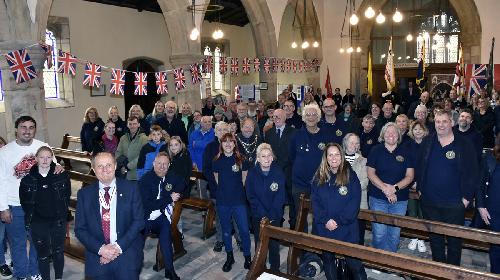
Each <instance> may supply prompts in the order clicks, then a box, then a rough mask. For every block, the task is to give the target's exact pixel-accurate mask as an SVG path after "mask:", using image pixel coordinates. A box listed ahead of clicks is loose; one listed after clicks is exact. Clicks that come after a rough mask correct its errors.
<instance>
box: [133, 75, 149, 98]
mask: <svg viewBox="0 0 500 280" xmlns="http://www.w3.org/2000/svg"><path fill="white" fill-rule="evenodd" d="M134 74H135V81H134V86H135V89H134V95H148V89H147V86H148V80H147V78H148V74H147V73H143V72H139V73H137V72H134Z"/></svg>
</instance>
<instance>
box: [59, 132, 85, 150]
mask: <svg viewBox="0 0 500 280" xmlns="http://www.w3.org/2000/svg"><path fill="white" fill-rule="evenodd" d="M70 143H75V144H81V143H82V140H81V139H80V137H78V136H71V135H69V134H68V133H66V134H64V136H63V140H62V143H61V149H68V148H69V144H70Z"/></svg>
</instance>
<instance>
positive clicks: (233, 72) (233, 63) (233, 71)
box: [231, 57, 240, 76]
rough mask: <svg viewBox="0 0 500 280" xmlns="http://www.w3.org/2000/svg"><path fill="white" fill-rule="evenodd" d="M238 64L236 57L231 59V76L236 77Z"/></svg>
mask: <svg viewBox="0 0 500 280" xmlns="http://www.w3.org/2000/svg"><path fill="white" fill-rule="evenodd" d="M239 68H240V67H239V62H238V58H237V57H231V75H235V76H238V71H239Z"/></svg>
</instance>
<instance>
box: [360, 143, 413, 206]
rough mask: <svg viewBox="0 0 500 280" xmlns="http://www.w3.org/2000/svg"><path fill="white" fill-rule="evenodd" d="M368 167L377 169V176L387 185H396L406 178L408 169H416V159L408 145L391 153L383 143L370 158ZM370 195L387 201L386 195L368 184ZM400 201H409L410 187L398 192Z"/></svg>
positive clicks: (372, 151)
mask: <svg viewBox="0 0 500 280" xmlns="http://www.w3.org/2000/svg"><path fill="white" fill-rule="evenodd" d="M366 166H369V167H372V168H374V169H375V174H376V175H377V176H378V177H379V178H380V180H382V182H384V183H386V184H391V185H394V184H396V183H398V182H399V181H401V180H402V179H403V178H404V177H405V176H406V169H408V168H414V159H413V156H412V155H411V153H410V151H409V149H408V148H407V146H406V145H398V146H397V147H396V149H395V150H394V151H392V153H391V152H389V150H387V148H386V147H385V145H384V144H383V143H381V144H378V145H376V146H375V147H373V149H372V150H371V152H370V155H369V156H368V161H367V163H366ZM368 195H369V196H373V197H375V198H378V199H383V200H387V197H386V196H385V194H384V193H383V192H382V190H380V189H379V188H377V187H376V186H375V185H373V184H372V182H371V181H370V183H369V184H368ZM396 195H397V197H398V201H405V200H408V195H409V187H405V188H404V189H401V190H399V191H398V192H396Z"/></svg>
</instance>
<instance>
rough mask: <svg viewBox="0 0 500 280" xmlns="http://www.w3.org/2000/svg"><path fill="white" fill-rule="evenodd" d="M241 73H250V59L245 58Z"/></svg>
mask: <svg viewBox="0 0 500 280" xmlns="http://www.w3.org/2000/svg"><path fill="white" fill-rule="evenodd" d="M241 72H243V74H249V73H250V59H248V57H244V58H243V64H242V66H241Z"/></svg>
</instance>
